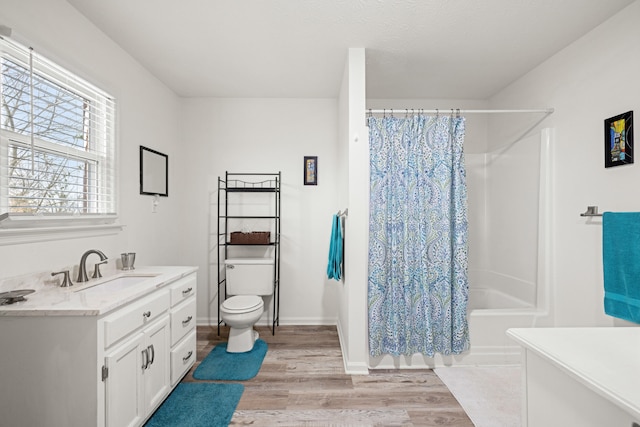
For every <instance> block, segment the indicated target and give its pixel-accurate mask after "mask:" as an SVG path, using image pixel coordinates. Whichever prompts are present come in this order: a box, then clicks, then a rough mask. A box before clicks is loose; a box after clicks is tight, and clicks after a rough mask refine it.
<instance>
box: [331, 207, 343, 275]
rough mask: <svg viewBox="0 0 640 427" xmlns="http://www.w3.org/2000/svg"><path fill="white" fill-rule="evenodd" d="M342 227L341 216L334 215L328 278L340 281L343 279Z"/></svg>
mask: <svg viewBox="0 0 640 427" xmlns="http://www.w3.org/2000/svg"><path fill="white" fill-rule="evenodd" d="M342 247H343V241H342V226H341V224H340V216H339V215H333V225H332V227H331V242H330V243H329V262H328V264H327V277H329V279H335V280H340V279H341V278H342Z"/></svg>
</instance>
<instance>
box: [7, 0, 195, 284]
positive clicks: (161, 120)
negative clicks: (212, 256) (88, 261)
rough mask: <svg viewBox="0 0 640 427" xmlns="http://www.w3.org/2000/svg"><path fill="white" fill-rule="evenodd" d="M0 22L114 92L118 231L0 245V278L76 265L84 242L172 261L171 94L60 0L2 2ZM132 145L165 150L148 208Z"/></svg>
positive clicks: (175, 204)
mask: <svg viewBox="0 0 640 427" xmlns="http://www.w3.org/2000/svg"><path fill="white" fill-rule="evenodd" d="M0 23H1V24H3V25H6V26H8V27H11V28H12V29H13V38H14V39H16V40H17V41H19V42H21V43H23V44H27V45H29V46H32V47H34V49H35V50H36V51H38V52H40V53H41V54H43V55H45V56H47V57H49V58H50V59H52V60H54V61H56V62H58V63H59V64H60V65H62V66H64V67H66V68H67V69H69V70H71V71H73V72H75V73H77V74H78V75H80V76H82V77H84V78H85V79H86V80H88V81H90V82H92V83H94V84H95V85H97V86H99V87H101V88H103V89H104V90H105V91H107V92H109V93H110V94H111V95H113V96H114V97H115V98H116V102H117V112H118V120H119V122H118V144H119V145H118V167H119V176H118V181H119V187H120V203H119V206H120V222H121V223H122V224H124V225H125V226H126V227H125V229H124V231H122V232H120V233H117V234H114V235H111V236H106V237H93V238H78V239H70V240H59V241H52V242H40V243H32V244H18V245H9V246H6V245H0V260H2V261H1V268H0V278H6V277H12V276H17V275H22V274H28V273H33V272H37V271H47V270H53V269H58V268H61V267H65V266H70V265H74V264H75V265H77V264H78V262H79V260H80V256H81V255H82V253H83V252H84V251H86V250H87V249H90V248H96V249H101V250H103V251H104V252H105V253H106V254H107V255H108V256H109V257H110V258H111V259H112V262H115V258H116V257H118V256H119V254H120V253H121V252H123V251H135V252H137V253H138V257H137V260H136V264H137V265H142V264H147V265H150V264H179V263H180V262H181V261H183V260H181V256H180V250H179V249H178V248H177V247H176V246H177V245H176V244H177V243H178V242H179V241H180V230H179V228H177V227H175V226H174V224H177V223H178V215H179V214H180V212H181V206H182V200H183V198H182V197H181V196H180V193H181V192H180V191H173V194H172V190H176V187H177V186H178V185H179V184H178V182H177V179H176V178H177V174H176V169H175V167H174V165H175V161H176V158H177V157H178V156H177V154H178V149H179V148H180V145H179V144H180V141H179V139H178V117H177V115H178V106H179V103H178V98H177V97H176V96H175V95H174V94H173V93H172V92H171V91H169V90H168V89H167V88H166V87H165V86H164V85H162V84H161V83H160V82H159V81H158V80H157V79H155V78H154V77H153V76H152V75H151V74H149V73H148V72H147V71H146V70H144V69H143V68H142V67H141V66H140V65H139V64H138V63H137V62H136V61H135V60H134V59H133V58H131V57H130V56H129V55H127V54H126V53H125V52H124V51H122V50H121V49H120V48H119V46H117V45H116V44H115V43H114V42H112V41H111V40H110V39H108V38H106V37H105V36H104V35H103V34H102V33H101V32H100V31H99V30H97V29H96V28H95V27H94V26H93V24H91V23H90V22H89V21H87V20H86V19H85V18H84V17H83V16H82V15H80V14H79V13H78V12H77V11H76V10H75V9H74V8H72V7H71V6H70V5H69V4H68V3H67V2H66V1H64V0H21V1H12V2H4V3H3V4H2V7H1V8H0ZM139 145H146V146H149V147H151V148H154V149H157V150H159V151H161V152H164V153H167V154H169V170H170V182H169V192H170V196H169V198H167V199H164V198H163V200H162V201H161V205H160V208H159V212H158V213H156V214H152V213H151V198H150V197H148V196H140V195H139V167H138V165H139V157H138V147H139Z"/></svg>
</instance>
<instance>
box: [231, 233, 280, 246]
mask: <svg viewBox="0 0 640 427" xmlns="http://www.w3.org/2000/svg"><path fill="white" fill-rule="evenodd" d="M270 242H271V232H269V231H252V232H251V233H243V232H241V231H233V232H232V233H231V240H230V241H229V243H231V244H232V245H268V244H269V243H270Z"/></svg>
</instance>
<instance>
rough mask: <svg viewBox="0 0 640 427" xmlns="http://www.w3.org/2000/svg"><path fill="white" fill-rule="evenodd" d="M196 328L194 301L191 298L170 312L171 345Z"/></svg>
mask: <svg viewBox="0 0 640 427" xmlns="http://www.w3.org/2000/svg"><path fill="white" fill-rule="evenodd" d="M195 326H196V299H195V298H191V299H190V300H187V301H185V302H184V304H181V305H179V306H178V307H175V308H173V309H172V310H171V345H175V344H176V343H177V342H178V341H180V339H181V338H182V337H184V336H185V335H187V333H188V332H189V331H190V330H192V329H193V328H195Z"/></svg>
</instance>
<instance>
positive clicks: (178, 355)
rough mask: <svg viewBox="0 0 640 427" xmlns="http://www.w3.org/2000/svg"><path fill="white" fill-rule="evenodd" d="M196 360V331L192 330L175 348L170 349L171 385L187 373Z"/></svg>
mask: <svg viewBox="0 0 640 427" xmlns="http://www.w3.org/2000/svg"><path fill="white" fill-rule="evenodd" d="M195 361H196V331H195V330H193V331H192V332H191V333H190V334H189V335H187V337H186V338H185V339H184V340H183V341H182V342H181V343H180V344H178V346H176V348H174V349H173V350H171V385H174V384H175V383H177V382H178V381H180V379H181V378H182V377H183V376H184V374H186V373H187V371H188V370H189V368H191V367H192V366H193V364H194V363H195Z"/></svg>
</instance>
